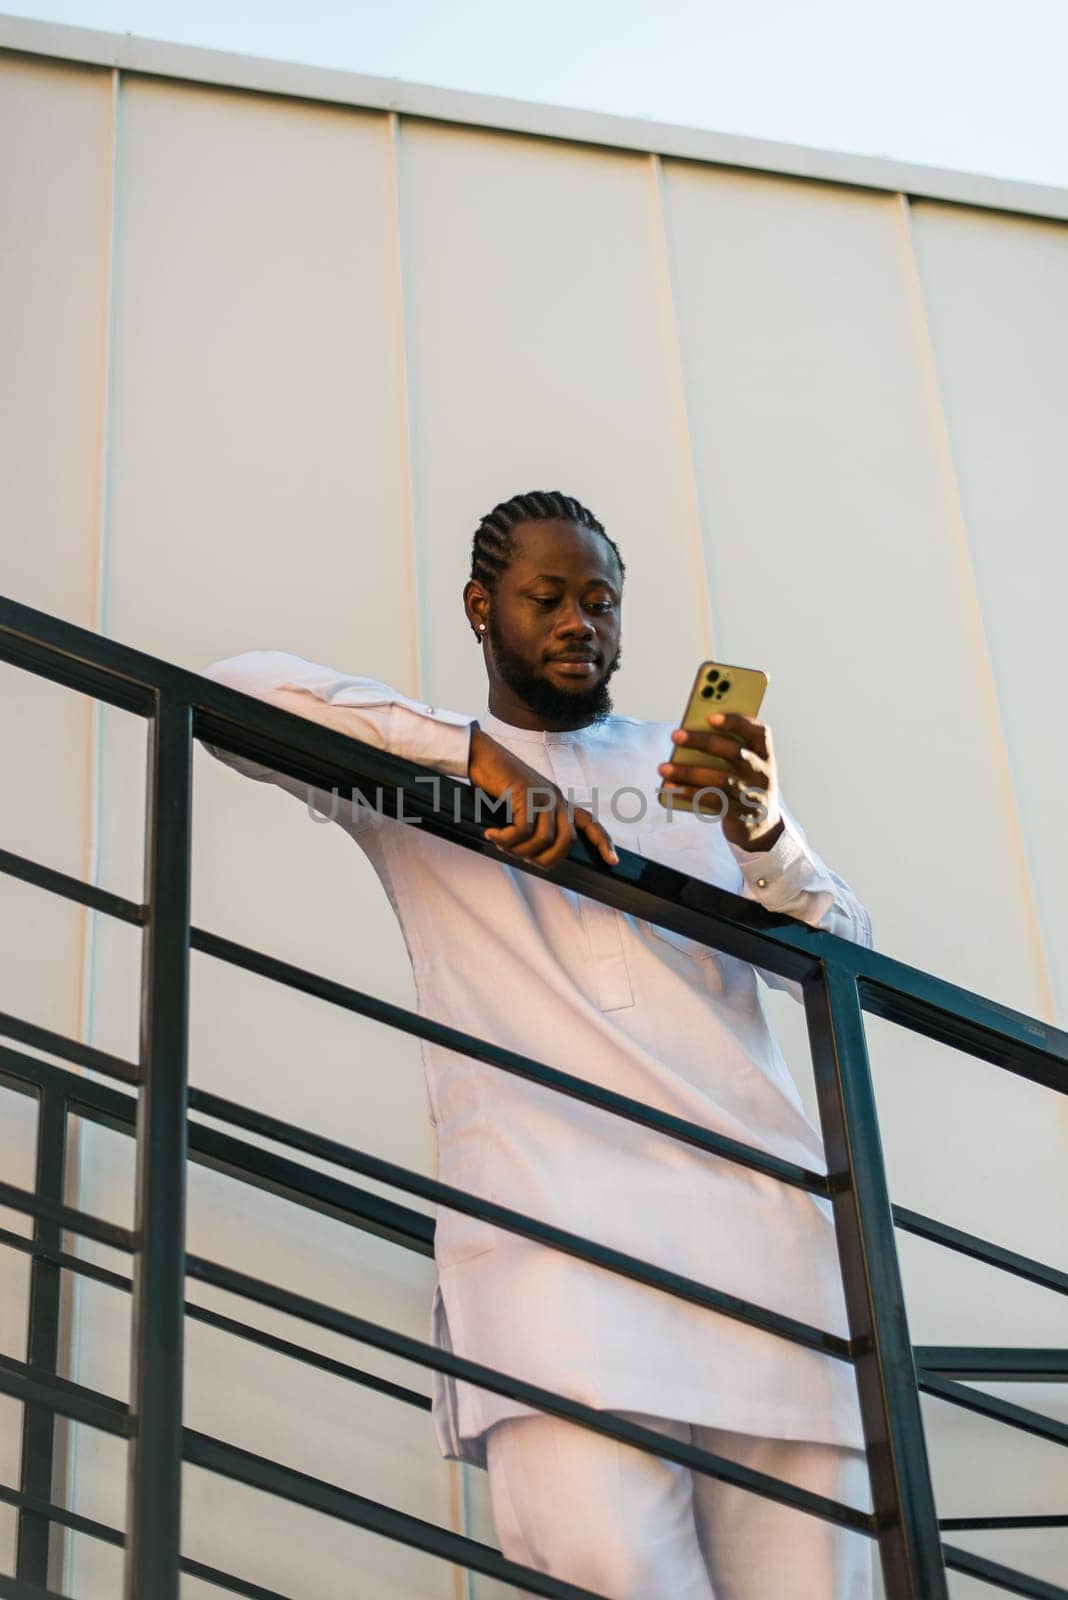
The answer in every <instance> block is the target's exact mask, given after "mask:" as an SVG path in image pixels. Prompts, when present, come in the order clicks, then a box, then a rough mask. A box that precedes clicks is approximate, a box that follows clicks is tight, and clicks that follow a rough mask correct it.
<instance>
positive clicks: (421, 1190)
mask: <svg viewBox="0 0 1068 1600" xmlns="http://www.w3.org/2000/svg"><path fill="white" fill-rule="evenodd" d="M189 1104H190V1107H191V1108H194V1109H196V1110H197V1111H200V1112H203V1113H204V1114H205V1115H207V1116H211V1117H216V1118H217V1119H218V1120H219V1121H222V1122H233V1123H234V1124H236V1125H237V1126H238V1127H243V1128H245V1129H246V1130H248V1131H249V1132H252V1133H257V1134H259V1135H260V1136H262V1137H264V1138H268V1139H274V1140H276V1141H277V1142H278V1143H279V1144H283V1145H289V1146H291V1147H293V1148H294V1149H298V1150H303V1151H304V1152H305V1153H308V1154H313V1155H316V1156H319V1157H321V1158H322V1159H324V1160H327V1161H332V1162H333V1163H334V1164H335V1165H336V1166H339V1167H348V1168H350V1169H351V1170H352V1171H354V1172H359V1173H362V1175H363V1176H364V1177H367V1178H373V1179H375V1181H376V1182H379V1183H385V1184H389V1185H390V1187H392V1188H394V1189H400V1190H401V1191H403V1192H406V1193H408V1194H415V1195H418V1196H419V1197H420V1198H421V1199H424V1200H430V1201H433V1202H434V1203H435V1204H437V1205H439V1206H446V1207H448V1208H449V1209H450V1210H453V1211H460V1212H463V1213H464V1214H465V1215H467V1216H472V1217H478V1218H479V1219H480V1220H481V1221H483V1222H489V1223H492V1224H493V1226H494V1227H499V1228H503V1229H504V1230H505V1231H506V1232H508V1233H517V1234H519V1235H520V1236H521V1237H523V1238H525V1239H534V1240H536V1241H537V1242H538V1243H539V1244H547V1245H549V1246H551V1247H552V1248H553V1249H554V1250H560V1251H562V1252H563V1253H564V1254H565V1255H571V1256H574V1257H576V1259H577V1260H580V1261H587V1262H590V1263H591V1264H592V1265H593V1266H597V1267H603V1268H604V1269H605V1270H606V1271H609V1272H615V1273H618V1274H619V1275H620V1276H621V1277H624V1278H631V1279H633V1280H634V1281H635V1282H636V1283H644V1284H647V1285H648V1286H649V1287H650V1288H653V1289H660V1290H662V1291H663V1292H664V1293H665V1294H670V1295H673V1296H674V1297H675V1298H676V1299H679V1300H687V1301H689V1302H690V1303H691V1304H693V1305H697V1306H701V1307H703V1308H704V1309H705V1310H706V1311H717V1312H720V1313H721V1314H722V1315H723V1316H728V1317H733V1318H735V1319H736V1320H737V1321H739V1322H744V1323H745V1324H746V1325H747V1326H749V1327H754V1328H763V1329H764V1330H765V1332H768V1333H773V1334H775V1335H776V1336H777V1337H778V1338H782V1339H788V1340H790V1342H791V1343H793V1344H799V1345H803V1346H805V1347H806V1348H808V1349H812V1350H819V1351H822V1352H823V1353H824V1354H826V1355H832V1356H835V1357H836V1358H837V1359H838V1360H841V1361H852V1360H853V1357H854V1344H853V1342H851V1341H850V1340H848V1339H842V1338H839V1337H838V1335H837V1334H833V1333H826V1332H825V1331H824V1330H823V1329H822V1328H815V1327H813V1326H811V1324H809V1323H807V1322H801V1321H799V1320H797V1319H796V1318H794V1317H787V1316H784V1315H783V1314H782V1313H780V1312H777V1311H769V1310H768V1309H767V1308H766V1307H764V1306H757V1305H754V1304H752V1302H750V1301H747V1300H743V1299H741V1298H740V1297H739V1296H737V1295H731V1294H726V1293H724V1291H723V1290H720V1289H713V1288H710V1287H709V1286H708V1285H707V1284H703V1283H698V1282H697V1281H696V1280H695V1279H693V1278H687V1277H685V1276H684V1275H683V1274H682V1273H678V1272H670V1271H668V1270H667V1269H666V1268H664V1267H658V1266H655V1265H654V1264H653V1263H652V1262H649V1261H642V1260H641V1259H639V1257H637V1256H631V1255H628V1254H626V1253H625V1252H624V1251H622V1250H616V1249H614V1248H612V1247H611V1246H609V1245H603V1244H597V1243H596V1242H595V1241H593V1240H590V1239H584V1238H583V1237H582V1236H581V1235H579V1234H577V1233H570V1232H568V1231H567V1230H566V1229H564V1228H557V1227H554V1226H553V1225H552V1224H550V1223H546V1222H538V1221H536V1220H535V1219H534V1218H532V1217H528V1216H526V1215H524V1214H523V1213H522V1212H520V1211H513V1210H511V1209H510V1208H509V1207H507V1206H502V1205H498V1204H497V1203H496V1202H495V1201H491V1200H485V1199H482V1198H480V1197H479V1196H476V1195H472V1194H468V1193H467V1192H466V1190H463V1189H455V1188H453V1187H452V1186H451V1185H450V1184H445V1183H441V1182H439V1180H438V1179H436V1178H425V1177H423V1175H422V1174H421V1173H418V1172H413V1171H412V1170H411V1169H410V1168H408V1167H401V1166H397V1165H396V1164H395V1163H394V1162H392V1161H384V1160H382V1158H381V1157H379V1156H371V1155H368V1154H367V1153H366V1152H365V1151H362V1150H354V1149H353V1148H352V1147H351V1146H350V1145H344V1144H340V1143H338V1142H337V1141H336V1140H334V1139H326V1138H324V1137H323V1136H322V1135H321V1134H312V1133H307V1132H305V1130H304V1129H301V1128H297V1127H294V1126H293V1125H292V1124H291V1123H288V1122H281V1121H279V1119H278V1118H276V1117H270V1116H267V1115H266V1114H265V1113H264V1112H261V1111H253V1110H251V1109H250V1108H249V1107H247V1106H241V1105H238V1104H236V1103H235V1102H234V1101H231V1100H225V1099H223V1098H222V1096H220V1095H215V1094H208V1093H207V1092H206V1091H204V1090H203V1089H195V1090H193V1089H191V1090H190V1092H189Z"/></svg>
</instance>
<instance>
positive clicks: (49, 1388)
mask: <svg viewBox="0 0 1068 1600" xmlns="http://www.w3.org/2000/svg"><path fill="white" fill-rule="evenodd" d="M0 1393H3V1394H9V1395H11V1396H13V1398H14V1399H16V1400H22V1401H23V1402H28V1403H29V1404H30V1405H36V1406H44V1407H45V1409H46V1410H48V1411H58V1412H59V1413H60V1415H61V1416H64V1417H73V1419H74V1421H75V1422H84V1423H86V1424H87V1426H88V1427H90V1428H99V1429H100V1430H101V1431H102V1432H103V1433H111V1434H115V1435H117V1436H118V1437H119V1438H120V1439H128V1438H130V1437H131V1435H132V1434H133V1431H134V1427H135V1418H134V1417H133V1416H132V1415H131V1413H130V1412H129V1411H128V1410H127V1408H126V1407H125V1406H124V1405H123V1403H122V1401H121V1400H116V1399H115V1398H114V1396H113V1395H109V1394H101V1393H99V1391H98V1390H96V1389H88V1388H86V1386H85V1385H84V1384H81V1383H72V1382H71V1380H70V1379H69V1378H60V1377H57V1375H56V1374H55V1373H54V1372H43V1371H41V1370H39V1369H38V1368H37V1367H32V1366H30V1365H29V1363H28V1362H25V1361H16V1360H15V1358H14V1356H5V1355H3V1354H0Z"/></svg>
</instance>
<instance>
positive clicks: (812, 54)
mask: <svg viewBox="0 0 1068 1600" xmlns="http://www.w3.org/2000/svg"><path fill="white" fill-rule="evenodd" d="M0 3H2V0H0ZM9 14H18V15H21V16H33V17H37V18H43V19H45V20H48V21H52V22H67V23H74V24H76V25H78V26H80V27H87V28H100V29H104V30H106V31H108V32H116V33H133V34H137V35H139V36H140V37H142V38H150V39H170V40H176V41H179V42H181V43H183V44H197V45H204V46H207V47H209V48H212V49H218V50H233V51H239V52H241V53H243V54H247V55H262V56H273V57H276V58H278V59H282V60H287V61H299V62H308V63H312V64H315V65H320V66H330V67H337V68H342V69H347V70H349V71H353V72H365V73H372V74H374V75H376V76H382V77H394V78H401V79H404V80H407V81H408V82H412V83H429V84H439V85H444V86H446V87H450V88H457V89H472V90H478V91H480V92H483V93H489V94H498V95H505V96H508V97H509V98H513V99H519V100H538V101H544V102H549V103H552V104H556V105H566V106H578V107H583V108H586V109H590V110H595V111H609V112H615V113H617V114H621V115H624V116H630V117H647V118H652V119H653V120H655V121H658V122H675V123H681V124H684V125H686V126H689V127H695V128H708V129H714V130H716V131H719V132H724V133H736V134H748V135H750V136H752V137H756V138H763V139H775V140H781V141H783V142H785V143H788V144H802V145H813V146H816V147H817V148H820V149H826V150H844V151H850V152H853V153H856V154H861V155H883V156H892V157H895V158H897V159H899V160H904V161H912V162H917V163H919V164H921V165H924V166H934V167H948V168H954V169H957V170H958V171H965V172H980V173H987V174H990V175H993V176H996V177H1003V178H1022V179H1027V180H1029V181H1031V182H1034V183H1046V184H1053V185H1056V186H1059V187H1068V94H1066V92H1065V81H1066V77H1068V74H1066V71H1065V64H1066V62H1068V0H793V3H791V0H764V3H760V0H750V3H748V4H746V3H743V0H733V3H728V0H284V3H283V0H41V3H39V4H36V5H35V4H34V3H33V0H13V3H12V5H11V12H9Z"/></svg>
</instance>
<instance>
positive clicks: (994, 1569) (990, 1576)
mask: <svg viewBox="0 0 1068 1600" xmlns="http://www.w3.org/2000/svg"><path fill="white" fill-rule="evenodd" d="M942 1559H943V1560H944V1561H945V1564H946V1566H947V1567H948V1568H949V1569H950V1570H951V1571H952V1572H963V1573H965V1574H966V1575H967V1576H968V1577H970V1578H978V1579H979V1581H980V1582H981V1583H989V1584H991V1585H992V1586H993V1587H994V1588H995V1589H1007V1590H1008V1591H1009V1593H1010V1594H1022V1595H1024V1596H1025V1600H1068V1589H1062V1588H1061V1587H1060V1586H1059V1585H1058V1584H1056V1583H1047V1582H1046V1581H1045V1579H1044V1578H1032V1577H1031V1575H1030V1574H1029V1573H1027V1572H1017V1571H1016V1569H1015V1568H1014V1567H1004V1566H1002V1565H1001V1564H1000V1563H999V1562H997V1561H990V1560H988V1558H987V1557H986V1556H977V1555H975V1554H974V1552H973V1551H971V1550H961V1549H959V1548H958V1547H957V1546H956V1545H952V1544H944V1545H943V1546H942Z"/></svg>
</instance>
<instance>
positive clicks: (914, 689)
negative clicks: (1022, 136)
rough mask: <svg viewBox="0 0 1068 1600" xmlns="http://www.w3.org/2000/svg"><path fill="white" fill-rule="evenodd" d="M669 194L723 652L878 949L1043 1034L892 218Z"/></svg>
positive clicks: (877, 207)
mask: <svg viewBox="0 0 1068 1600" xmlns="http://www.w3.org/2000/svg"><path fill="white" fill-rule="evenodd" d="M666 196H667V212H668V217H669V224H670V238H671V247H672V259H673V264H674V273H675V283H676V292H677V296H678V312H679V323H680V331H681V340H682V347H683V351H684V360H685V368H686V383H687V394H688V397H689V403H690V415H691V418H692V423H693V430H694V437H695V442H696V451H697V457H698V474H699V483H700V493H701V508H702V522H703V528H704V535H705V541H706V549H707V553H708V561H709V568H710V574H711V589H712V604H713V610H714V614H715V620H716V633H717V638H718V639H719V641H720V647H721V649H722V651H723V653H724V654H725V656H726V658H727V659H728V660H737V661H742V662H745V663H754V664H760V665H763V666H765V667H766V668H768V669H769V671H770V673H771V677H772V689H771V691H770V695H769V699H768V702H767V711H768V715H769V720H770V721H771V722H772V723H773V725H774V727H775V729H776V733H777V742H778V747H779V753H780V758H781V764H782V767H783V772H784V788H785V792H786V794H787V797H788V799H789V800H791V801H792V804H793V808H794V809H795V810H796V811H797V812H798V814H799V815H800V816H801V818H802V820H803V821H804V822H805V824H806V826H807V827H808V829H809V831H810V833H811V835H812V837H813V839H814V842H815V843H816V845H817V848H822V849H823V851H824V852H825V853H826V854H827V855H828V856H829V857H830V858H832V861H833V863H834V864H837V865H839V866H840V868H841V869H842V870H843V871H845V872H846V873H847V874H848V875H850V876H851V877H852V878H853V880H854V882H855V883H856V885H857V887H858V888H859V889H861V891H862V892H863V894H864V896H865V898H866V900H867V901H868V903H869V905H870V907H871V909H872V912H873V915H874V922H875V930H876V938H877V941H878V944H879V947H880V948H881V949H883V950H885V951H886V952H887V953H888V954H891V955H895V956H899V957H901V958H903V959H905V960H907V961H911V962H914V963H915V964H917V965H919V966H922V967H927V968H929V969H932V970H933V971H935V972H937V973H939V974H940V975H942V976H945V977H949V978H952V979H954V980H955V981H957V982H960V983H964V984H966V985H967V986H969V987H971V988H976V989H980V990H983V991H985V992H987V993H991V994H993V995H996V996H998V997H999V998H1001V999H1003V1000H1007V1001H1010V1002H1011V1003H1013V1004H1016V1005H1020V1006H1022V1007H1023V1008H1024V1009H1026V1010H1035V1009H1036V1007H1037V1005H1038V1003H1039V993H1040V991H1039V986H1038V983H1037V981H1036V974H1035V972H1034V971H1033V970H1032V968H1031V965H1030V963H1029V960H1028V950H1027V933H1026V924H1027V904H1026V898H1025V891H1024V885H1023V884H1022V883H1021V881H1020V880H1019V878H1018V876H1017V875H1016V874H1015V873H1014V864H1013V860H1012V856H1011V852H1010V851H1009V849H1008V848H1007V847H1006V845H1005V843H1004V833H1005V819H1004V818H1003V816H1002V815H1001V814H1000V812H999V808H998V803H997V792H998V770H997V762H998V761H999V760H1000V759H1001V750H1000V740H999V739H998V736H997V730H996V729H993V728H991V726H990V718H989V713H988V708H987V706H986V704H985V702H984V699H983V697H982V694H981V692H980V688H979V686H978V685H977V682H976V663H975V661H974V659H973V657H972V653H971V645H970V639H971V633H970V629H971V619H970V616H969V613H968V597H967V594H966V592H965V591H964V589H963V588H962V584H961V580H960V577H959V573H958V568H957V564H956V559H955V550H954V545H953V538H952V528H951V523H950V518H949V512H948V506H947V501H946V493H947V486H946V485H945V483H944V482H943V481H942V479H941V477H940V474H939V470H938V460H937V456H936V451H935V445H934V442H933V436H932V418H931V416H930V414H929V408H928V403H927V397H926V394H925V389H924V382H923V368H922V360H923V348H922V344H921V339H922V331H923V330H922V328H920V327H919V326H918V325H917V322H916V319H915V316H914V309H913V305H912V303H911V301H910V296H909V286H908V277H907V263H906V262H905V260H904V259H903V255H902V245H903V236H902V234H901V231H900V228H899V223H898V214H897V211H896V206H897V202H896V201H894V200H893V199H890V198H882V197H873V196H870V195H864V194H862V193H859V192H853V191H849V190H841V189H831V188H826V187H819V186H816V185H806V184H802V183H793V182H789V181H784V180H774V179H762V178H751V177H744V176H741V175H737V174H730V173H719V172H707V171H701V170H700V169H698V168H696V167H689V166H682V165H679V164H675V165H672V166H671V167H670V168H669V169H668V170H667V173H666ZM949 729H951V730H952V742H951V745H950V744H949V741H948V739H947V730H949ZM962 797H967V800H966V803H962ZM977 864H981V868H980V870H977ZM994 922H996V924H997V927H998V930H999V938H998V939H997V940H992V939H991V938H990V937H989V932H988V930H989V927H990V925H991V924H992V923H994Z"/></svg>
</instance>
